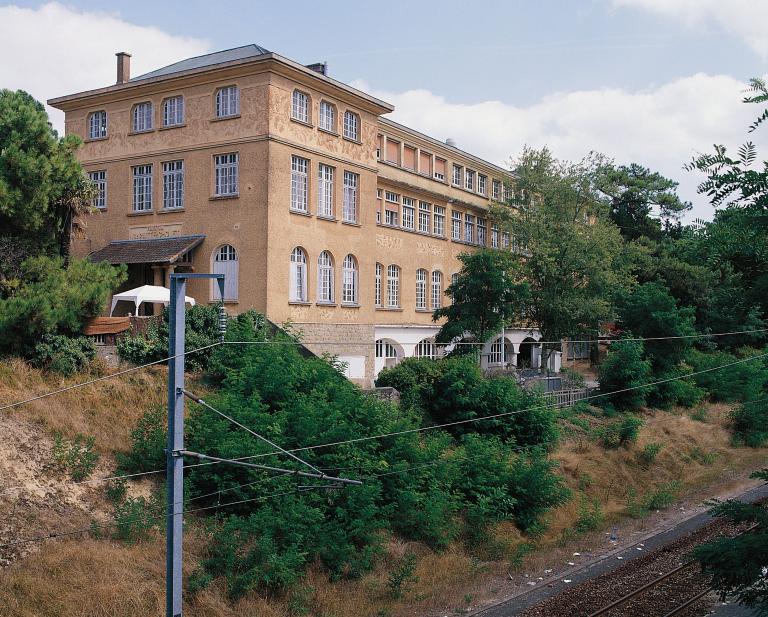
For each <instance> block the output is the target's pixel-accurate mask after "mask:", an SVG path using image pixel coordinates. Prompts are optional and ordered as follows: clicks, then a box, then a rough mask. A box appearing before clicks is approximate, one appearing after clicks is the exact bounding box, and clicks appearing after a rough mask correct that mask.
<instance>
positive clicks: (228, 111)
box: [216, 85, 240, 118]
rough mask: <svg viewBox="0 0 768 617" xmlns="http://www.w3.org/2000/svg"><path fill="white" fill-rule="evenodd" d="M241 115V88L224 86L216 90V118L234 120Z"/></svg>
mask: <svg viewBox="0 0 768 617" xmlns="http://www.w3.org/2000/svg"><path fill="white" fill-rule="evenodd" d="M239 115H240V88H238V87H237V86H234V85H232V86H224V87H223V88H219V89H218V90H216V117H217V118H232V117H234V116H239Z"/></svg>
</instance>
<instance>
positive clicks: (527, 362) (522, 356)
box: [517, 336, 538, 369]
mask: <svg viewBox="0 0 768 617" xmlns="http://www.w3.org/2000/svg"><path fill="white" fill-rule="evenodd" d="M535 345H538V343H537V342H536V339H533V338H531V337H530V336H527V337H526V338H524V339H523V342H522V343H520V351H519V352H518V354H517V368H521V369H522V368H533V366H532V365H533V348H534V346H535Z"/></svg>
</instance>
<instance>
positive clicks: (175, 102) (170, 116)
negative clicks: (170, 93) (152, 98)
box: [163, 96, 184, 126]
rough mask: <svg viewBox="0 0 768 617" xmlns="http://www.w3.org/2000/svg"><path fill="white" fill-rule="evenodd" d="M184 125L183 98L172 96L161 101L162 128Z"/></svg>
mask: <svg viewBox="0 0 768 617" xmlns="http://www.w3.org/2000/svg"><path fill="white" fill-rule="evenodd" d="M179 124H184V97H183V96H174V97H172V98H170V99H165V100H164V101H163V126H178V125H179Z"/></svg>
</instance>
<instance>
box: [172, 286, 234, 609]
mask: <svg viewBox="0 0 768 617" xmlns="http://www.w3.org/2000/svg"><path fill="white" fill-rule="evenodd" d="M191 278H205V279H216V280H217V282H218V284H219V291H220V292H221V297H222V299H223V298H224V275H223V274H191V273H179V274H171V303H170V306H169V310H168V356H169V358H170V359H169V360H168V448H167V450H166V476H167V479H168V513H167V517H168V524H167V531H166V534H167V537H166V555H165V589H166V592H165V606H166V612H165V614H166V617H182V614H181V613H182V608H181V607H182V604H181V592H182V571H181V570H182V568H181V566H182V552H181V548H182V538H183V533H184V327H185V321H186V319H185V317H186V316H185V313H184V311H185V307H184V299H185V294H186V290H187V279H191Z"/></svg>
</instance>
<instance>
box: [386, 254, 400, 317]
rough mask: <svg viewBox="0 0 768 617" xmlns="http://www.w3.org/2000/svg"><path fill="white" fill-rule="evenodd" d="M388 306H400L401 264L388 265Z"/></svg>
mask: <svg viewBox="0 0 768 617" xmlns="http://www.w3.org/2000/svg"><path fill="white" fill-rule="evenodd" d="M387 306H389V307H391V308H399V307H400V266H396V265H395V264H390V265H388V266H387Z"/></svg>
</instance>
